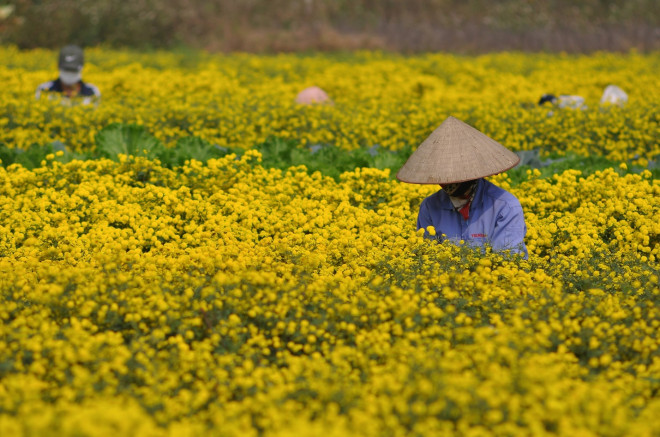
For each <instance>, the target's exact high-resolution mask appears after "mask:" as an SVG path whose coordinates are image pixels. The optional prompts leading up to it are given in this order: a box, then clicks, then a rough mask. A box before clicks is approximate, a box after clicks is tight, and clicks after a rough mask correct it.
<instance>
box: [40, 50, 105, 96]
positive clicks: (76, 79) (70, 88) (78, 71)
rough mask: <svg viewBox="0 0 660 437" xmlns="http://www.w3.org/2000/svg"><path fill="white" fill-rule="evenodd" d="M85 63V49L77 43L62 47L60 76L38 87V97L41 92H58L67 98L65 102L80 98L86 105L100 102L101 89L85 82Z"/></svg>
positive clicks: (59, 64) (59, 67) (59, 63)
mask: <svg viewBox="0 0 660 437" xmlns="http://www.w3.org/2000/svg"><path fill="white" fill-rule="evenodd" d="M84 63H85V59H84V54H83V50H82V49H81V48H80V47H78V46H76V45H68V46H65V47H62V50H60V56H59V60H58V63H57V67H58V69H59V76H58V78H57V79H55V80H51V81H48V82H44V83H42V84H41V85H39V86H38V87H37V91H36V94H35V98H36V99H40V98H41V94H42V93H44V92H47V93H58V94H60V95H61V96H62V97H64V98H65V99H64V100H63V102H67V103H71V102H72V101H74V99H75V100H78V99H80V101H81V103H82V104H84V105H87V104H90V103H93V102H98V100H99V99H100V98H101V92H100V91H99V89H98V88H97V87H96V86H94V85H92V84H91V83H86V82H83V80H82V69H83V65H84Z"/></svg>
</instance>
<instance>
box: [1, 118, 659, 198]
mask: <svg viewBox="0 0 660 437" xmlns="http://www.w3.org/2000/svg"><path fill="white" fill-rule="evenodd" d="M254 149H255V150H258V151H259V152H260V153H261V155H262V162H261V165H263V166H264V167H268V168H279V169H282V170H286V169H288V168H289V167H292V166H299V165H304V166H305V167H306V168H307V171H308V172H309V173H314V172H317V171H318V172H321V173H323V174H324V175H326V176H330V177H332V178H334V179H335V180H339V177H340V175H341V174H342V173H344V172H347V171H352V170H354V169H356V168H364V167H369V168H378V169H381V170H382V169H390V170H391V172H390V175H391V176H390V177H392V178H393V177H394V175H395V174H396V172H397V171H398V170H399V168H401V166H402V165H403V164H404V163H405V162H406V160H407V159H408V157H409V156H410V155H411V154H412V152H413V150H412V147H410V146H406V147H404V148H403V149H401V150H398V151H390V150H386V149H383V148H381V147H379V146H377V145H374V146H372V147H369V148H366V147H362V148H359V149H355V150H352V151H346V150H343V149H340V148H338V147H336V146H334V145H332V144H315V145H312V146H309V147H303V146H301V145H300V144H299V142H298V141H297V140H292V139H283V138H279V137H270V138H268V139H267V140H266V141H264V142H263V143H261V144H257V145H255V146H254ZM58 151H61V152H62V153H60V154H58V156H57V157H56V158H55V159H56V160H57V161H59V162H68V161H71V160H72V159H94V158H109V159H113V160H115V161H117V160H118V159H119V155H120V154H124V155H131V156H144V157H147V158H149V159H158V160H159V161H160V162H161V164H162V165H163V166H165V167H168V168H177V167H180V166H182V165H184V164H185V162H186V161H188V160H197V161H199V162H202V163H206V162H207V161H208V160H209V159H212V158H220V157H223V156H225V155H227V154H230V153H235V154H236V155H238V156H240V155H242V154H243V153H244V152H245V150H244V149H232V148H227V147H220V146H217V145H214V144H211V143H209V142H208V141H206V140H204V139H202V138H199V137H195V136H188V137H183V138H180V139H179V140H178V141H177V142H176V145H175V146H174V147H172V148H167V147H164V146H163V144H162V143H161V142H160V141H159V140H158V139H157V138H156V137H154V136H153V135H152V134H150V133H149V131H148V130H147V129H146V128H145V127H144V126H140V125H135V124H122V123H113V124H110V125H108V126H106V127H105V128H103V129H102V130H101V131H100V132H99V133H98V134H97V135H96V150H95V152H92V153H89V154H86V155H80V154H74V153H72V152H70V151H68V150H67V149H66V147H65V145H64V144H62V143H59V142H54V143H49V144H45V145H37V144H34V145H32V146H30V147H29V148H28V149H27V150H22V149H18V148H10V147H7V146H6V145H4V144H0V160H2V165H4V166H8V165H11V164H21V165H23V166H24V167H26V168H30V169H32V168H35V167H38V166H40V165H42V162H43V161H44V160H45V159H46V156H47V155H48V154H51V153H55V152H58ZM619 164H620V163H619V162H614V161H611V160H609V159H607V158H604V157H602V156H599V155H593V156H587V157H585V156H580V155H577V154H575V153H567V154H563V155H560V154H553V155H550V156H549V157H547V158H545V159H541V160H533V161H530V165H519V166H518V167H515V168H513V169H511V170H509V171H508V172H507V175H508V176H509V178H510V180H511V181H510V183H511V184H512V185H514V186H515V185H518V184H520V183H521V182H523V181H525V180H527V171H528V170H530V169H533V168H538V169H539V171H540V172H541V175H540V178H547V177H551V176H552V175H554V174H560V173H563V172H564V171H565V170H568V169H576V170H581V171H582V174H583V176H585V177H586V176H588V175H590V174H592V173H594V172H596V171H599V170H604V169H606V168H616V169H619ZM619 170H620V169H619ZM642 170H644V168H643V167H639V166H633V165H631V164H628V170H625V171H626V172H634V173H640V172H641V171H642ZM649 170H650V171H651V173H652V175H653V176H652V177H653V178H654V179H659V178H660V168H659V167H658V166H649ZM620 171H623V170H620Z"/></svg>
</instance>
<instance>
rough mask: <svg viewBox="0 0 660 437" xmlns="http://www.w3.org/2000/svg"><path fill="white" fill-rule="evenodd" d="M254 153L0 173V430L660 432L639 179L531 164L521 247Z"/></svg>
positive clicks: (654, 322)
mask: <svg viewBox="0 0 660 437" xmlns="http://www.w3.org/2000/svg"><path fill="white" fill-rule="evenodd" d="M53 158H54V157H53ZM259 158H260V157H259V155H258V153H256V152H248V153H246V154H245V155H244V156H243V157H242V158H241V159H235V157H234V156H233V155H230V156H228V157H225V158H223V159H218V160H211V161H209V162H208V164H207V165H205V166H203V165H201V163H199V162H196V161H193V162H191V163H190V164H189V165H186V166H185V167H183V168H181V169H179V170H177V171H173V170H168V169H164V168H162V167H161V166H159V164H158V163H157V162H151V161H147V160H143V159H123V162H121V163H115V162H112V161H109V160H100V161H73V162H71V163H68V164H64V165H62V164H61V163H59V162H57V161H55V160H52V159H51V160H49V162H48V163H47V165H45V166H44V167H41V168H37V169H35V170H33V171H29V170H26V169H24V168H22V167H20V166H17V165H14V166H11V167H9V168H7V169H0V223H2V229H1V230H0V231H1V232H0V235H2V237H1V240H0V255H1V257H0V271H1V272H2V274H1V275H0V278H1V279H0V281H1V282H0V287H1V289H2V295H1V299H2V301H1V304H0V317H1V318H2V321H3V322H2V324H1V325H0V330H1V335H0V339H1V340H0V433H1V434H2V435H26V436H28V435H52V434H57V435H66V436H79V435H90V436H95V435H109V434H111V433H112V434H118V435H140V436H144V435H154V436H157V435H176V436H179V435H200V434H204V433H207V432H208V433H209V434H212V435H228V436H230V435H255V436H256V435H347V434H350V435H374V436H380V435H421V434H426V435H440V434H441V435H530V434H533V435H604V436H621V435H631V436H632V435H634V436H652V435H657V434H658V433H660V425H659V422H658V421H657V417H658V414H660V398H659V397H658V393H659V390H660V378H658V376H659V375H660V352H659V344H660V340H659V338H658V332H659V329H658V328H659V327H660V309H659V307H658V299H659V297H660V288H659V286H658V269H657V258H658V256H660V247H659V246H658V241H659V235H660V223H659V222H658V220H657V217H658V213H659V211H660V183H659V182H658V180H653V179H651V178H650V173H649V172H644V173H642V174H641V175H635V174H623V173H622V174H620V173H619V172H618V171H617V170H615V169H610V170H606V171H604V172H598V173H596V174H594V175H592V176H589V177H587V178H586V179H585V178H581V177H580V174H579V172H577V171H572V170H569V171H566V172H565V173H563V174H560V175H557V176H556V177H554V178H551V179H544V180H542V179H538V178H537V176H536V175H537V173H534V172H530V174H529V175H528V180H527V181H525V182H523V183H522V184H521V185H519V186H516V187H513V188H511V191H512V192H513V193H514V194H515V195H516V196H518V197H519V199H520V200H521V203H522V204H523V207H524V209H525V213H526V219H527V224H528V227H529V232H528V237H527V244H528V247H529V250H530V259H529V260H528V261H524V260H520V259H518V258H512V259H509V258H506V257H502V256H501V255H495V254H490V255H487V256H483V255H482V254H481V253H480V252H473V251H472V250H471V249H468V248H460V247H454V246H447V245H443V244H437V243H435V242H433V241H429V240H424V239H423V238H422V237H421V236H420V235H419V233H416V232H415V229H414V222H415V218H416V213H417V208H418V206H419V202H420V201H421V199H422V198H423V197H424V196H425V195H428V194H430V193H431V192H432V191H433V190H434V188H433V187H428V186H421V187H420V186H413V185H406V184H401V183H398V182H396V181H393V180H392V179H390V178H389V177H388V172H387V171H380V170H375V169H359V170H356V171H354V172H352V173H345V174H344V175H343V176H342V180H341V181H340V182H335V181H334V180H333V179H331V178H328V177H323V176H322V175H321V174H320V173H315V174H313V175H309V174H307V172H305V169H304V168H302V167H294V168H291V169H289V170H288V171H286V172H282V171H280V170H268V169H264V168H262V167H261V166H260V165H259V164H258V160H259ZM493 180H494V182H496V183H498V184H500V185H502V186H508V182H507V177H506V175H501V176H498V177H496V178H493ZM568 191H570V192H573V193H576V194H575V195H574V196H570V197H567V196H564V195H563V193H566V192H568Z"/></svg>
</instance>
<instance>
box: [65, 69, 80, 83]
mask: <svg viewBox="0 0 660 437" xmlns="http://www.w3.org/2000/svg"><path fill="white" fill-rule="evenodd" d="M81 78H82V72H81V71H68V70H60V80H61V81H62V83H63V84H64V85H69V86H70V85H75V84H77V83H78V82H79V81H80V79H81Z"/></svg>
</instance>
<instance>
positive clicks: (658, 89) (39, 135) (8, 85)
mask: <svg viewBox="0 0 660 437" xmlns="http://www.w3.org/2000/svg"><path fill="white" fill-rule="evenodd" d="M85 54H86V60H87V62H86V66H85V69H84V75H83V78H84V79H85V80H86V81H89V82H91V83H94V84H96V85H97V86H98V87H99V89H100V90H101V92H102V103H101V104H100V105H99V106H98V107H96V108H94V107H92V108H90V107H75V108H67V107H63V106H62V105H60V104H59V103H58V102H53V101H49V100H48V99H46V98H42V99H41V100H40V101H38V102H35V101H34V97H33V96H34V92H35V89H36V87H37V85H38V84H40V83H42V82H45V81H47V80H50V79H55V77H56V75H57V70H56V59H57V53H56V52H53V51H44V50H35V51H29V52H20V51H18V50H17V49H15V48H12V47H0V58H2V59H3V65H0V80H1V81H2V82H3V83H4V84H5V86H4V87H3V88H2V89H1V90H0V127H2V131H0V143H5V144H6V145H8V146H9V147H21V148H26V147H27V146H29V145H31V144H47V143H50V142H53V141H61V142H63V143H65V144H66V145H67V146H68V147H69V148H70V149H71V150H74V151H83V150H89V149H91V148H94V135H95V134H96V132H98V131H99V130H100V129H101V128H102V127H104V126H106V125H107V124H110V123H112V122H125V123H137V124H142V125H145V126H147V127H148V128H149V130H150V131H151V132H152V133H153V134H154V135H156V136H157V137H158V138H159V139H161V140H162V141H163V142H164V143H165V144H166V145H170V146H171V145H173V144H174V142H175V141H176V140H177V139H179V138H181V137H183V136H186V135H196V136H199V137H202V138H204V139H206V140H208V141H210V142H211V143H213V144H218V145H220V146H231V147H242V148H251V147H252V146H253V145H254V144H256V143H259V142H263V141H264V140H265V139H266V138H268V137H269V136H278V137H281V138H295V139H297V140H299V141H300V142H301V144H303V145H307V144H316V143H330V144H335V145H337V146H339V147H342V148H345V149H355V148H357V147H360V146H367V147H368V146H371V145H374V144H379V145H381V146H382V147H384V148H386V149H391V150H398V149H400V148H401V147H403V146H405V145H413V146H415V145H417V144H419V143H420V142H421V141H422V140H424V138H426V136H427V135H428V134H429V133H430V132H431V131H432V130H433V129H434V128H435V127H437V126H438V125H439V124H440V123H441V122H442V121H443V120H444V119H445V118H446V117H447V116H448V115H453V116H455V117H457V118H459V119H461V120H463V121H465V122H467V123H469V124H471V125H473V126H475V127H476V128H478V129H479V130H481V131H482V132H484V133H485V134H487V135H489V136H490V137H492V138H494V139H496V140H498V141H500V142H502V143H503V144H506V145H507V147H509V148H511V149H512V150H530V149H535V148H540V149H542V151H543V152H544V153H545V152H551V151H555V152H559V151H565V150H570V151H574V152H577V153H579V154H582V155H585V156H586V155H592V154H599V155H603V156H606V157H608V158H610V159H612V160H615V161H623V160H634V161H635V162H638V163H640V164H642V165H645V163H646V160H649V159H654V158H655V157H657V156H658V155H659V154H660V146H659V145H658V144H659V143H658V136H659V131H660V127H659V123H660V110H659V109H658V103H657V102H658V101H659V100H660V85H659V84H658V80H657V72H658V71H660V53H652V54H637V53H629V54H626V55H614V54H607V53H600V54H594V55H590V56H569V55H561V54H560V55H550V54H538V55H528V54H522V53H500V54H491V55H482V56H478V57H465V56H457V55H449V54H429V55H418V56H410V57H404V56H399V55H390V54H380V53H370V52H365V53H357V54H353V55H325V56H324V55H309V56H301V55H278V56H255V55H243V54H236V55H225V56H221V55H209V54H202V53H179V54H177V53H167V52H158V53H151V54H139V53H132V52H118V51H111V50H107V49H88V50H86V52H85ZM609 84H615V85H618V86H620V87H621V88H622V89H623V90H624V91H626V92H627V93H628V95H629V102H628V104H627V105H626V106H625V107H623V108H619V107H617V106H614V107H612V106H609V107H602V108H601V107H600V105H599V102H600V97H601V94H602V93H603V90H604V88H605V87H606V86H607V85H609ZM311 85H318V86H320V87H322V88H323V89H325V90H326V91H327V92H328V93H329V95H330V97H331V98H332V99H333V101H334V103H335V104H334V105H333V106H329V105H328V106H315V107H305V106H297V105H295V104H294V98H295V96H296V94H297V93H298V92H299V91H300V90H302V89H303V88H305V87H308V86H311ZM544 93H553V94H555V95H559V94H577V95H581V96H583V97H584V98H585V102H586V104H587V106H588V108H589V109H588V110H586V111H581V110H571V109H567V110H563V111H554V113H553V114H552V115H549V113H550V112H551V111H550V109H549V108H548V107H546V108H540V107H538V106H537V104H536V103H537V102H538V100H539V98H540V96H541V95H543V94H544Z"/></svg>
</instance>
